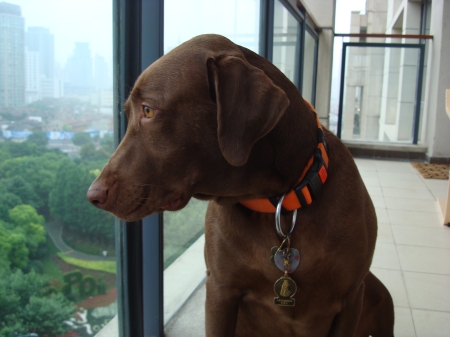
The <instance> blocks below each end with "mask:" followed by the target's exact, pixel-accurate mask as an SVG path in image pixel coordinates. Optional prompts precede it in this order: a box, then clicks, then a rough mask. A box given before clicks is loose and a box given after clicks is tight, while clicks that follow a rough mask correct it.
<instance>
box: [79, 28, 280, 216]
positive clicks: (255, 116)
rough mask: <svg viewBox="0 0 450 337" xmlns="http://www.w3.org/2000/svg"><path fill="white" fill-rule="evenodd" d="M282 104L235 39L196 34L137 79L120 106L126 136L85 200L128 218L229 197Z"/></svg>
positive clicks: (272, 124)
mask: <svg viewBox="0 0 450 337" xmlns="http://www.w3.org/2000/svg"><path fill="white" fill-rule="evenodd" d="M288 105H289V100H288V99H287V97H286V94H285V93H284V91H283V90H281V89H280V88H279V87H278V86H276V85H275V84H274V83H273V82H272V80H271V79H269V77H267V76H266V74H265V73H264V71H262V70H261V69H259V68H256V67H255V66H253V65H251V64H250V63H249V62H248V61H247V60H246V58H245V57H244V55H243V53H242V51H241V49H240V48H239V47H238V46H236V45H235V44H234V43H232V42H231V41H229V40H228V39H226V38H224V37H221V36H217V35H203V36H199V37H196V38H194V39H192V40H190V41H188V42H186V43H184V44H182V45H180V46H179V47H177V48H175V49H174V50H172V51H171V52H169V53H168V54H166V55H165V56H163V57H162V58H160V59H159V60H158V61H156V62H155V63H153V64H152V65H151V66H150V67H148V68H147V69H146V70H145V71H144V72H143V73H142V74H141V75H140V76H139V78H138V79H137V81H136V84H135V86H134V88H133V90H132V91H131V94H130V96H129V98H128V100H127V102H126V103H125V113H126V115H127V118H128V128H127V131H126V134H125V137H124V138H123V140H122V142H121V143H120V145H119V147H118V148H117V150H116V151H115V152H114V154H113V155H112V156H111V158H110V160H109V162H108V164H107V165H106V166H105V168H104V169H103V171H102V173H101V174H100V176H99V177H98V178H97V179H96V180H95V181H94V182H93V183H92V185H91V187H90V188H89V191H88V193H87V197H88V199H89V200H90V201H91V203H92V204H94V205H95V206H97V207H99V208H101V209H103V210H106V211H109V212H111V213H113V214H114V215H116V216H117V217H119V218H121V219H124V220H127V221H133V220H137V219H140V218H142V217H144V216H147V215H150V214H152V213H154V212H160V211H163V210H178V209H181V208H183V207H184V206H185V205H186V204H187V203H188V201H189V199H190V198H191V197H192V196H194V195H196V196H197V195H198V196H206V197H207V196H217V195H224V196H227V195H230V196H231V195H232V194H233V193H234V192H233V191H235V190H236V189H239V188H241V187H240V186H238V185H239V184H242V181H240V182H239V179H234V180H233V177H236V176H237V174H236V172H239V171H242V169H243V168H244V167H245V166H246V165H248V158H249V156H250V153H251V151H252V148H253V147H254V144H255V143H256V142H257V141H258V140H259V139H261V138H262V137H263V136H265V135H266V134H267V133H269V132H270V131H271V130H272V129H273V128H274V126H275V125H276V124H277V122H278V120H279V119H280V117H281V116H282V115H283V113H284V111H285V110H286V108H287V106H288ZM227 177H228V178H230V179H228V180H227V181H223V179H227Z"/></svg>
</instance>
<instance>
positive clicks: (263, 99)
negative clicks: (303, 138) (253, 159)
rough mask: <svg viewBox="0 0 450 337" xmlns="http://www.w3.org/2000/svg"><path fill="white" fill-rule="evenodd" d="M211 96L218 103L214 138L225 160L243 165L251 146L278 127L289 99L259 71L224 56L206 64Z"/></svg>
mask: <svg viewBox="0 0 450 337" xmlns="http://www.w3.org/2000/svg"><path fill="white" fill-rule="evenodd" d="M207 65H208V71H209V78H210V94H211V96H212V98H213V99H215V101H216V103H217V123H218V130H217V135H218V138H219V145H220V149H221V150H222V153H223V156H224V157H225V159H226V160H227V161H228V162H229V163H230V164H231V165H234V166H242V165H244V164H245V163H246V162H247V160H248V157H249V155H250V151H251V149H252V147H253V145H254V144H255V143H256V142H257V141H258V140H259V139H260V138H261V137H263V136H264V135H266V134H267V133H268V132H269V131H270V130H272V129H273V127H274V126H275V125H276V124H277V122H278V120H279V119H280V117H281V116H282V115H283V113H284V111H285V110H286V108H287V106H288V105H289V99H288V98H287V96H286V94H285V93H284V91H283V90H282V89H281V88H279V87H278V86H276V85H275V84H274V83H273V82H272V80H271V79H270V78H269V77H267V76H266V74H265V73H264V72H263V71H262V70H261V69H258V68H256V67H254V66H252V65H250V64H249V63H248V62H247V61H246V60H243V59H241V58H238V57H234V56H225V57H223V58H221V59H219V60H214V59H209V60H208V64H207Z"/></svg>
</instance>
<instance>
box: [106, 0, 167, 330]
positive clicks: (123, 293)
mask: <svg viewBox="0 0 450 337" xmlns="http://www.w3.org/2000/svg"><path fill="white" fill-rule="evenodd" d="M163 10H164V1H163V0H157V1H154V0H113V39H114V46H113V49H114V54H113V55H114V131H115V132H114V134H115V145H116V146H117V145H118V144H119V143H120V141H121V140H122V139H123V137H124V135H125V131H126V127H127V120H126V114H125V113H124V112H123V105H124V103H125V101H126V99H127V98H128V95H129V93H130V89H131V88H132V87H133V85H134V82H135V81H136V79H137V78H138V76H139V75H140V74H141V72H142V71H143V70H144V69H145V68H147V66H149V65H150V64H151V63H153V62H154V61H156V60H157V59H158V58H159V57H161V56H162V55H163V29H164V23H163V20H164V15H163ZM162 239H163V221H162V215H161V214H154V215H152V216H149V217H146V218H144V219H142V220H140V221H136V222H133V223H128V222H124V221H120V220H116V249H117V252H118V261H117V262H118V263H117V290H118V291H117V301H118V316H119V335H120V336H123V337H130V336H133V337H144V336H163V335H164V326H163V325H164V319H163V315H164V311H163V270H164V265H163V241H162Z"/></svg>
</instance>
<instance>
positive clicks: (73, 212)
mask: <svg viewBox="0 0 450 337" xmlns="http://www.w3.org/2000/svg"><path fill="white" fill-rule="evenodd" d="M94 179H95V174H93V173H91V172H89V170H88V169H87V168H85V167H83V166H79V165H76V164H74V163H69V164H67V165H65V166H64V167H61V168H60V170H59V171H58V174H57V176H56V181H55V184H54V188H53V190H52V191H51V193H50V198H49V202H50V212H51V214H52V216H53V217H54V218H55V219H57V220H59V221H61V222H63V223H64V226H66V227H67V228H69V229H70V230H72V231H77V232H78V233H82V234H85V235H89V237H90V238H91V239H93V240H96V241H99V242H103V241H104V240H112V239H113V238H114V226H113V218H112V216H111V215H110V214H108V213H106V212H103V211H101V210H99V209H97V208H95V207H92V206H91V205H90V204H89V202H88V201H87V200H86V191H87V190H88V188H89V186H90V184H91V183H92V181H93V180H94Z"/></svg>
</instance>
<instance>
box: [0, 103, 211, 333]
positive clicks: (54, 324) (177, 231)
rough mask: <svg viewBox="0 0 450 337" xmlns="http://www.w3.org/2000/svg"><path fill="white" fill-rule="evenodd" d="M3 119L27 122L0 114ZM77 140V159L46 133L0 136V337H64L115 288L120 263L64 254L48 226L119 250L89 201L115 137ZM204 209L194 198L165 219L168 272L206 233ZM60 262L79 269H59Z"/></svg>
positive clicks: (109, 224) (108, 222)
mask: <svg viewBox="0 0 450 337" xmlns="http://www.w3.org/2000/svg"><path fill="white" fill-rule="evenodd" d="M63 108H64V109H71V108H70V107H69V105H68V106H67V107H64V106H63ZM78 108H79V109H80V110H81V109H83V106H80V107H78ZM33 109H35V110H36V113H37V114H38V112H39V111H40V110H42V111H46V113H47V115H46V116H44V118H47V119H52V118H55V116H54V114H56V113H57V109H56V105H55V108H54V109H53V108H52V106H48V105H47V106H45V105H43V106H42V107H41V106H40V105H39V104H37V105H35V106H34V107H33ZM52 109H53V110H52ZM1 116H3V117H4V118H6V117H8V118H7V119H8V120H14V118H15V119H16V120H17V121H19V120H21V119H23V118H24V116H22V115H20V114H19V113H15V114H14V115H11V116H7V115H5V112H3V113H2V111H0V117H1ZM71 141H72V143H73V144H74V145H75V146H77V147H78V150H79V151H78V155H77V156H72V157H69V156H67V155H66V154H65V153H63V152H61V151H60V150H58V149H54V148H53V149H52V148H50V147H49V141H48V138H47V136H46V134H45V132H42V131H35V132H33V133H32V134H31V135H30V136H29V137H28V139H27V140H26V141H23V142H14V141H4V142H1V139H0V337H9V336H14V335H15V334H22V335H26V334H29V333H31V332H35V333H38V335H39V336H42V335H47V336H49V337H50V336H51V337H55V336H62V335H64V334H65V333H66V332H67V331H68V330H69V329H70V325H67V324H63V322H66V321H71V320H73V319H74V315H75V312H76V310H77V304H79V303H81V301H82V300H83V299H84V298H85V297H86V296H91V295H96V294H103V293H105V291H106V292H108V290H109V289H107V288H108V285H107V283H108V282H109V283H108V284H110V286H109V287H111V281H110V279H111V277H112V278H114V275H113V274H114V273H115V262H109V261H101V262H98V261H86V260H80V259H75V258H73V257H70V256H67V255H65V254H63V253H62V252H58V251H57V249H56V248H55V246H53V244H52V242H51V239H50V237H49V234H48V232H47V229H46V225H45V224H49V223H52V224H56V225H57V226H60V227H61V228H62V230H63V231H62V233H63V238H64V240H66V239H67V240H69V238H70V240H72V241H70V243H71V244H70V246H71V247H73V248H75V249H77V250H83V249H85V250H83V251H84V252H86V253H91V254H92V253H93V251H95V252H96V253H94V254H100V253H101V252H102V251H103V250H107V251H108V252H111V251H113V250H114V249H113V247H114V225H113V217H112V216H111V215H110V214H108V213H106V212H103V211H101V210H98V209H96V208H95V207H92V206H90V205H89V203H88V201H87V200H86V197H85V194H86V191H87V189H88V188H89V186H90V184H91V183H92V181H93V180H94V179H95V178H96V177H97V176H98V175H99V174H100V172H101V170H102V168H103V167H104V165H105V164H106V163H107V160H108V158H109V156H110V155H111V153H112V152H113V150H114V140H113V137H112V136H111V135H109V134H106V135H104V137H102V138H99V137H91V135H89V134H88V133H85V132H78V133H75V134H74V136H73V138H72V140H71ZM205 209H206V203H205V202H201V201H198V200H192V201H191V202H190V204H189V205H188V207H186V208H185V209H183V210H182V211H180V212H166V213H165V214H164V259H165V261H164V262H165V266H166V267H167V266H168V265H169V264H170V263H171V262H173V261H174V260H175V259H176V258H177V257H178V256H179V255H180V254H181V253H182V252H183V251H184V250H186V248H188V246H189V245H190V244H192V243H193V242H194V241H195V240H196V239H197V238H198V237H199V236H200V235H201V234H202V232H203V224H204V214H205ZM67 240H66V241H67ZM77 242H78V244H79V245H78V246H75V244H77ZM72 243H73V245H72ZM79 247H83V249H81V248H79ZM109 255H110V254H109ZM55 260H58V261H61V263H66V265H71V266H75V267H71V269H69V271H68V270H67V269H66V270H64V271H63V270H60V268H61V267H60V265H59V264H57V263H56V262H55ZM74 268H79V269H80V271H78V270H73V269H74ZM91 273H92V276H91V275H90V274H91ZM80 275H81V276H80ZM108 277H109V281H108ZM105 280H106V281H105Z"/></svg>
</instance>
